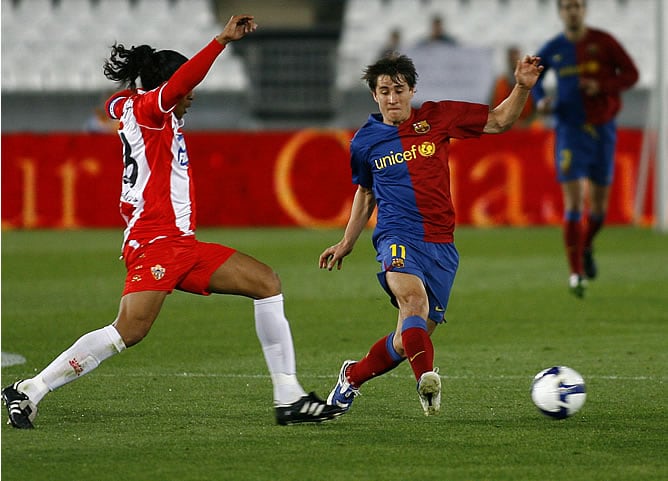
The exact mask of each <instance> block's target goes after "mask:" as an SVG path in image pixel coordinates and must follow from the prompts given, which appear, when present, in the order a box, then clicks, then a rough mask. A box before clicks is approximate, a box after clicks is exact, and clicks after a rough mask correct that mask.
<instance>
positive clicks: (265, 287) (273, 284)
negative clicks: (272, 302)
mask: <svg viewBox="0 0 668 481" xmlns="http://www.w3.org/2000/svg"><path fill="white" fill-rule="evenodd" d="M281 289H282V287H281V278H280V277H279V276H278V273H276V272H275V271H274V270H273V269H271V268H270V267H268V266H265V269H264V272H263V273H262V275H261V276H260V279H259V281H258V283H257V291H258V292H257V293H256V295H257V297H258V298H259V299H263V298H265V297H271V296H276V295H278V294H280V293H281Z"/></svg>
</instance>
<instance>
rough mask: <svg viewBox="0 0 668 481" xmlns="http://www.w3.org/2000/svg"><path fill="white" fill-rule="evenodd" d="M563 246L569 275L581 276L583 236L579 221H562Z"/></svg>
mask: <svg viewBox="0 0 668 481" xmlns="http://www.w3.org/2000/svg"><path fill="white" fill-rule="evenodd" d="M564 246H565V247H566V257H567V259H568V265H569V266H570V268H571V273H575V274H582V253H583V250H584V247H583V236H582V224H581V222H580V221H579V220H577V221H575V220H566V221H564Z"/></svg>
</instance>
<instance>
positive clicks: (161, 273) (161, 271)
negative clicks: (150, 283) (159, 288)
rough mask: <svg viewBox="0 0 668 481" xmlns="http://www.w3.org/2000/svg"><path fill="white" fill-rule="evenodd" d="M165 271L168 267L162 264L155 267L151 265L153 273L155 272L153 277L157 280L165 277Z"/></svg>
mask: <svg viewBox="0 0 668 481" xmlns="http://www.w3.org/2000/svg"><path fill="white" fill-rule="evenodd" d="M165 271H166V269H165V268H164V267H162V266H161V265H160V264H156V265H154V266H153V267H151V274H153V278H154V279H155V280H156V281H159V280H160V279H162V278H163V277H165Z"/></svg>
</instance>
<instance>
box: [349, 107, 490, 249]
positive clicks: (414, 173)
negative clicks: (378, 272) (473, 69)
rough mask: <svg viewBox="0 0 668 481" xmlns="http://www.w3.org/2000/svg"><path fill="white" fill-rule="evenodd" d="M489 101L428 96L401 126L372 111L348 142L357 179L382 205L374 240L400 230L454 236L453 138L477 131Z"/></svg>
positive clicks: (429, 238)
mask: <svg viewBox="0 0 668 481" xmlns="http://www.w3.org/2000/svg"><path fill="white" fill-rule="evenodd" d="M488 114H489V107H488V106H487V105H482V104H474V103H468V102H455V101H441V102H425V103H424V104H423V105H422V106H421V107H420V108H418V109H412V111H411V116H410V117H409V119H407V120H406V121H404V122H402V123H401V124H400V125H399V126H393V125H387V124H384V123H383V120H382V117H381V115H380V114H371V115H370V116H369V119H368V121H367V122H366V124H364V125H363V126H362V128H360V129H359V130H358V131H357V132H356V133H355V136H354V137H353V139H352V141H351V146H350V153H351V160H350V163H351V168H352V177H353V183H355V184H357V185H361V186H363V187H366V188H371V189H373V193H374V196H375V197H376V204H377V207H378V222H377V224H376V229H375V231H374V234H373V241H374V244H375V243H376V240H377V239H378V238H379V237H381V236H382V235H384V234H388V233H397V234H401V235H403V236H408V237H409V238H414V239H416V240H420V241H426V242H452V241H453V238H454V237H453V233H454V228H455V211H454V206H453V203H452V198H451V195H450V167H449V165H448V156H449V149H450V139H465V138H471V137H479V136H480V135H481V134H482V133H483V129H484V127H485V124H486V123H487V116H488Z"/></svg>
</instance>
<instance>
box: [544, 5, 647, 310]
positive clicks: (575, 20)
mask: <svg viewBox="0 0 668 481" xmlns="http://www.w3.org/2000/svg"><path fill="white" fill-rule="evenodd" d="M557 6H558V8H559V16H560V17H561V20H562V22H563V24H564V31H563V32H562V33H560V34H559V35H557V36H556V37H554V38H553V39H551V40H550V41H548V42H547V43H546V44H545V45H544V46H543V47H542V48H541V49H540V51H539V52H538V56H539V57H541V58H542V65H543V66H544V67H545V69H544V71H543V75H541V77H540V78H539V79H538V82H537V83H536V85H535V87H534V88H533V97H534V99H535V101H536V110H537V111H538V113H541V114H548V113H552V114H554V117H555V119H556V127H555V134H556V136H555V137H556V146H555V164H556V171H557V180H558V181H559V182H560V183H561V186H562V191H563V200H564V225H563V233H564V234H563V237H564V246H565V249H566V257H567V259H568V264H569V267H570V275H569V287H570V289H571V291H572V292H573V293H574V294H575V295H576V296H578V297H583V296H584V291H585V286H586V281H585V278H589V279H593V278H595V277H596V275H597V267H596V263H595V262H594V258H593V239H594V237H595V236H596V234H597V233H598V232H599V230H600V229H601V227H602V225H603V222H604V220H605V215H606V211H607V207H608V198H609V194H610V184H611V183H612V179H613V172H614V154H615V143H616V137H617V128H616V125H615V116H616V115H617V113H618V112H619V110H620V108H621V98H620V93H621V92H622V91H623V90H626V89H628V88H630V87H632V86H633V85H634V84H635V83H636V82H637V80H638V70H637V69H636V67H635V65H634V63H633V60H631V58H630V57H629V55H628V54H627V53H626V51H625V50H624V48H623V47H622V46H621V45H620V44H619V42H618V41H617V40H615V38H614V37H613V36H612V35H610V34H609V33H606V32H603V31H601V30H598V29H595V28H591V27H588V26H587V25H586V24H585V14H586V7H587V4H586V0H557ZM548 70H553V71H554V72H555V74H556V77H557V89H556V90H557V91H556V98H554V99H553V98H551V97H550V96H546V92H545V89H544V88H543V80H544V78H545V75H544V73H545V72H547V71H548ZM587 184H588V187H589V189H587ZM587 190H588V194H589V202H588V204H589V211H588V214H587V215H586V222H585V221H584V217H585V216H584V215H583V212H584V208H585V197H586V193H587Z"/></svg>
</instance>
